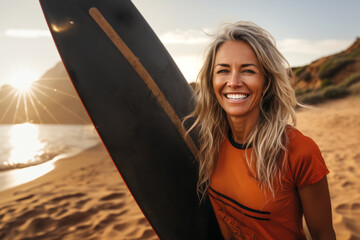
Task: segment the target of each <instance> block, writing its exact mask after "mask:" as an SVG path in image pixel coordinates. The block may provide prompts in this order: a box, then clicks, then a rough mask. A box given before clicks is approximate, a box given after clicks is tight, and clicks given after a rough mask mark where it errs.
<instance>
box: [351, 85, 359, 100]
mask: <svg viewBox="0 0 360 240" xmlns="http://www.w3.org/2000/svg"><path fill="white" fill-rule="evenodd" d="M349 90H350V92H351V94H353V95H357V96H359V97H360V82H357V83H354V84H353V85H351V87H350V88H349Z"/></svg>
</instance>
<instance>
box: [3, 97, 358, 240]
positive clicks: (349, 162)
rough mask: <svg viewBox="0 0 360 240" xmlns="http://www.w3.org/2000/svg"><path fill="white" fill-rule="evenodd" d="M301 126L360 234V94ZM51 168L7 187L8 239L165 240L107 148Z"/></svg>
mask: <svg viewBox="0 0 360 240" xmlns="http://www.w3.org/2000/svg"><path fill="white" fill-rule="evenodd" d="M297 115H298V125H297V128H298V129H299V130H301V131H302V132H303V133H304V134H305V135H308V136H310V137H311V138H313V139H314V140H315V142H316V143H317V144H318V145H319V147H320V149H321V151H322V153H323V156H324V159H325V161H326V164H327V166H328V168H329V169H330V174H329V175H328V181H329V185H330V194H331V200H332V208H333V220H334V227H335V231H336V235H337V238H338V239H340V240H350V239H351V240H356V239H360V147H359V146H360V98H358V97H348V98H346V99H341V100H337V101H329V102H326V103H324V104H321V105H317V106H315V107H314V108H311V109H301V110H299V111H298V114H297ZM55 164H56V165H55V169H54V170H53V171H51V172H50V173H48V174H46V175H44V176H42V177H40V178H38V179H36V180H34V181H31V182H29V183H26V184H23V185H20V186H17V187H15V188H12V189H8V190H5V191H2V192H0V239H8V240H10V239H11V240H16V239H47V240H49V239H94V240H95V239H124V240H125V239H128V240H130V239H134V240H135V239H145V240H146V239H157V237H156V235H155V233H154V232H153V231H152V229H151V227H150V226H149V224H148V223H147V221H146V219H145V218H144V217H143V215H142V213H141V211H140V210H139V208H138V206H137V205H136V203H135V202H134V200H133V199H132V196H131V194H130V193H129V191H128V189H127V187H126V186H125V184H124V183H123V182H122V180H121V177H120V175H119V174H118V172H117V170H116V169H115V167H114V165H113V163H112V160H111V159H110V157H109V156H108V154H107V152H106V150H105V149H104V147H103V146H102V145H97V146H96V147H93V148H91V149H88V150H86V151H85V152H83V153H81V154H79V155H77V156H74V157H71V158H67V159H61V160H59V161H57V162H56V163H55Z"/></svg>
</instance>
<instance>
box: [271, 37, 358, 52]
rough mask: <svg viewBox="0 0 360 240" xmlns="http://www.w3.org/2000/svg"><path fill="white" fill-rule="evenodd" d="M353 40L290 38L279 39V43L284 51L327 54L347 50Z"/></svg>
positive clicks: (279, 46) (280, 48)
mask: <svg viewBox="0 0 360 240" xmlns="http://www.w3.org/2000/svg"><path fill="white" fill-rule="evenodd" d="M352 42H353V41H352V40H345V39H324V40H308V39H295V38H288V39H283V40H279V41H277V45H278V48H279V50H280V51H281V52H284V53H300V54H309V55H318V56H325V55H330V54H334V53H336V52H340V51H342V50H345V49H346V48H347V47H349V46H350V44H351V43H352Z"/></svg>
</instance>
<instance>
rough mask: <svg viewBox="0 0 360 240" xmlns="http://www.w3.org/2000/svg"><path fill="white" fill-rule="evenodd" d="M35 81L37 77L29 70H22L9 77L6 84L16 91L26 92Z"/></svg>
mask: <svg viewBox="0 0 360 240" xmlns="http://www.w3.org/2000/svg"><path fill="white" fill-rule="evenodd" d="M36 80H38V76H37V75H36V74H35V73H34V72H33V71H32V70H31V69H25V68H22V69H17V70H16V71H14V72H13V73H12V74H11V75H10V77H9V79H8V84H9V85H11V86H12V87H13V88H15V89H17V90H18V91H21V92H26V91H28V90H30V89H31V86H32V84H33V83H34V82H35V81H36Z"/></svg>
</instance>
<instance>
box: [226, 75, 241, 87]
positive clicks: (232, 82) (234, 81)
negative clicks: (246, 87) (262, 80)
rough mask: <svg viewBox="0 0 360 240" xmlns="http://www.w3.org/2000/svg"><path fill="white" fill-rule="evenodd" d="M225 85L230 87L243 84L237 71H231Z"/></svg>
mask: <svg viewBox="0 0 360 240" xmlns="http://www.w3.org/2000/svg"><path fill="white" fill-rule="evenodd" d="M227 85H228V86H229V87H231V88H237V87H240V86H242V85H243V82H242V80H241V76H240V74H239V73H237V72H233V73H232V74H231V75H230V78H229V80H228V83H227Z"/></svg>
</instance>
